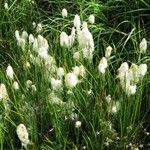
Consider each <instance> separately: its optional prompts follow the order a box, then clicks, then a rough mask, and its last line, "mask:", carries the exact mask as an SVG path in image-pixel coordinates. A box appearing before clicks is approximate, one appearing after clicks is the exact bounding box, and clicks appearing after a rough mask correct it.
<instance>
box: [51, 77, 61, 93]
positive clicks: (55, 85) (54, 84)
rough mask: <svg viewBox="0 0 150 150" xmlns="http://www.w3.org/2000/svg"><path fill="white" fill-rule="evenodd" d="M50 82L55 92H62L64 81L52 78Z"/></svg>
mask: <svg viewBox="0 0 150 150" xmlns="http://www.w3.org/2000/svg"><path fill="white" fill-rule="evenodd" d="M50 82H51V86H52V89H53V90H60V89H61V87H62V80H58V79H55V78H51V79H50Z"/></svg>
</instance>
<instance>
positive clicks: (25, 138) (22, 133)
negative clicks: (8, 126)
mask: <svg viewBox="0 0 150 150" xmlns="http://www.w3.org/2000/svg"><path fill="white" fill-rule="evenodd" d="M16 132H17V135H18V138H19V140H20V141H21V143H22V146H24V147H27V145H28V144H29V143H30V141H29V134H28V131H27V129H26V127H25V125H24V124H19V125H18V126H17V129H16Z"/></svg>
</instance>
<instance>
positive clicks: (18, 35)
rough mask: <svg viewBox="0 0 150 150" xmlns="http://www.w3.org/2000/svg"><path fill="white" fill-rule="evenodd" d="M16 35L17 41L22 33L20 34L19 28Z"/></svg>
mask: <svg viewBox="0 0 150 150" xmlns="http://www.w3.org/2000/svg"><path fill="white" fill-rule="evenodd" d="M15 37H16V39H17V41H18V40H19V39H20V34H19V31H18V30H16V31H15Z"/></svg>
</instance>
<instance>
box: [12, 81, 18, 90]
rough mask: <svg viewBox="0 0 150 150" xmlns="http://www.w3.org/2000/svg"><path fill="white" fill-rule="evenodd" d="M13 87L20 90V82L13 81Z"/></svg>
mask: <svg viewBox="0 0 150 150" xmlns="http://www.w3.org/2000/svg"><path fill="white" fill-rule="evenodd" d="M13 88H14V89H15V90H19V84H18V82H17V81H14V83H13Z"/></svg>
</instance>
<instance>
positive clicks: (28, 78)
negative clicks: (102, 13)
mask: <svg viewBox="0 0 150 150" xmlns="http://www.w3.org/2000/svg"><path fill="white" fill-rule="evenodd" d="M61 13H62V14H60V16H62V17H63V19H62V21H65V20H64V19H66V18H69V12H68V11H67V9H63V10H62V12H61ZM86 20H88V22H89V23H88V22H86ZM86 20H83V17H82V19H81V17H80V15H78V14H76V15H75V16H74V19H73V20H72V21H70V26H71V29H68V28H67V27H68V26H66V28H65V27H64V28H63V30H62V31H60V32H59V34H56V35H57V38H56V39H57V40H56V41H54V42H53V43H49V38H48V37H47V36H45V33H44V31H45V28H44V23H42V24H41V23H37V25H36V23H34V25H33V31H34V32H33V33H28V32H27V31H25V30H23V31H22V32H21V31H19V30H16V31H14V37H15V39H16V41H14V42H15V43H16V49H17V52H18V51H19V55H18V56H19V57H18V59H15V60H14V63H13V62H11V64H7V66H8V67H7V66H3V70H2V71H1V72H0V75H1V77H2V79H1V84H0V107H1V116H0V117H1V120H0V121H1V122H0V141H1V143H0V147H1V149H19V148H22V149H23V148H25V149H35V150H37V149H43V150H44V149H45V150H48V149H54V150H56V149H88V150H96V149H98V150H100V149H101V150H102V149H114V150H115V149H132V150H135V149H146V148H148V143H146V142H145V141H146V139H147V137H149V131H148V129H147V128H146V127H145V122H146V120H145V116H146V115H147V113H148V111H149V110H146V111H145V110H143V109H142V107H143V101H144V98H143V97H144V95H143V94H144V89H145V86H146V84H147V82H148V79H147V78H148V77H147V76H148V64H147V62H146V61H145V62H144V61H143V60H144V58H142V57H145V56H143V55H146V50H147V49H148V45H147V41H146V40H145V39H143V40H142V41H141V43H140V45H139V50H140V51H138V52H137V53H138V55H139V56H140V57H139V58H140V60H136V62H135V61H134V62H133V63H132V60H128V61H126V62H124V61H122V60H120V59H121V58H120V59H116V57H115V44H113V45H111V43H110V45H109V44H108V45H107V46H105V48H104V52H105V54H104V55H98V54H97V53H96V45H97V44H96V41H94V36H95V35H94V34H93V33H92V27H93V26H95V25H96V22H95V16H94V15H92V14H91V15H90V16H89V18H86ZM62 25H64V24H63V23H62ZM68 33H69V34H68ZM54 35H55V34H54ZM55 42H56V43H55ZM55 46H56V47H55ZM54 47H55V48H56V49H54V50H52V49H53V48H54ZM143 53H144V54H143ZM58 57H59V58H58ZM115 59H116V60H115ZM116 66H117V67H116ZM141 114H143V116H142V115H141ZM141 138H143V140H141Z"/></svg>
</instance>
